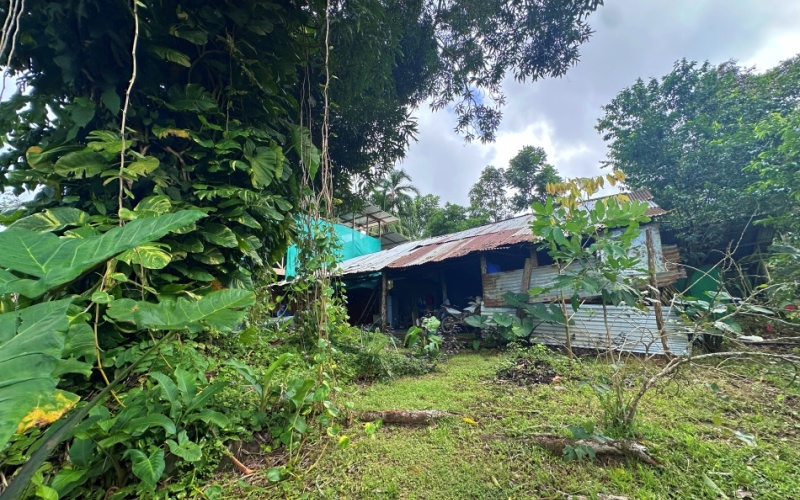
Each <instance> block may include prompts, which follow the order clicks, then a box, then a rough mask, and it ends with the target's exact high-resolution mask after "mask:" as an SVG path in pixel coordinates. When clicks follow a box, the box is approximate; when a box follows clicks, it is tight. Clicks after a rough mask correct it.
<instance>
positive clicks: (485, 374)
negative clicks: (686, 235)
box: [220, 351, 800, 498]
mask: <svg viewBox="0 0 800 500" xmlns="http://www.w3.org/2000/svg"><path fill="white" fill-rule="evenodd" d="M530 356H532V357H534V358H537V359H541V356H542V354H541V353H536V351H534V353H532V354H531V355H530ZM544 356H546V357H548V358H552V359H553V360H555V361H556V362H557V363H563V364H564V365H568V366H574V363H576V361H571V360H569V358H567V357H565V356H563V355H559V354H556V353H553V352H551V351H548V352H547V353H546V354H544ZM649 363H651V362H649ZM505 366H507V361H506V358H505V357H504V356H502V355H498V354H495V353H488V352H487V353H468V354H462V355H459V356H456V357H454V358H452V359H451V360H450V361H448V363H446V364H443V365H442V366H441V368H442V371H441V372H437V373H433V374H429V375H425V376H422V377H413V378H403V379H399V380H395V381H392V382H388V383H381V384H376V385H372V386H367V387H362V388H359V389H357V390H356V391H355V392H353V394H352V402H353V406H354V408H355V409H359V410H371V409H375V408H398V409H419V408H423V407H425V408H437V409H440V410H446V411H450V412H453V414H454V415H453V416H452V417H450V418H448V419H445V420H440V421H438V423H436V424H435V425H429V426H423V427H396V426H388V425H384V426H383V427H382V428H381V429H379V430H378V431H377V433H376V434H375V436H374V438H373V437H369V436H367V435H365V434H363V433H362V432H361V431H360V428H361V427H362V424H353V428H352V429H353V434H354V435H356V436H358V437H354V438H353V440H352V441H351V446H349V447H348V448H346V449H343V450H338V451H335V452H332V453H325V454H324V455H323V456H322V457H321V459H320V462H319V464H318V466H317V468H316V470H315V471H314V472H313V473H312V474H309V475H307V476H305V477H303V478H301V479H299V480H297V481H290V482H288V483H285V484H283V485H282V489H283V491H284V492H285V494H287V495H288V496H297V495H299V494H301V493H302V492H307V493H309V494H311V495H317V494H319V495H323V496H329V497H337V496H338V497H341V498H343V497H348V498H374V497H377V496H382V497H386V498H454V497H470V496H483V497H503V498H506V497H509V496H512V497H515V498H516V497H535V498H562V497H564V496H565V495H586V496H588V497H590V498H591V497H592V496H593V495H598V494H604V495H620V496H626V497H628V498H664V497H670V496H675V495H677V496H681V497H685V498H716V497H717V496H718V494H719V492H718V490H717V489H719V490H721V491H722V492H723V493H724V494H726V495H728V496H729V497H734V496H735V495H736V494H737V493H738V494H739V495H740V496H741V495H744V496H745V497H746V496H747V495H750V496H753V497H760V498H784V497H787V496H788V497H791V496H792V495H793V494H794V491H796V489H797V488H798V487H800V484H798V483H797V478H796V475H794V474H792V472H791V471H792V470H793V469H794V468H796V467H797V466H798V465H800V455H798V453H797V450H796V449H795V447H794V445H793V442H794V440H795V437H796V433H797V431H796V429H795V423H794V422H795V419H796V418H797V412H798V409H797V406H796V401H797V399H796V398H797V397H798V392H799V391H800V387H798V386H797V384H796V383H794V384H793V385H792V386H791V387H789V388H785V383H779V382H778V379H777V378H776V377H779V378H781V377H783V376H784V375H785V374H786V373H787V372H786V371H785V369H784V368H783V367H780V366H776V365H767V366H762V367H761V368H759V366H758V365H750V364H748V365H747V366H744V367H740V368H737V369H735V370H733V371H729V370H723V371H720V370H717V369H716V368H715V366H716V364H711V365H701V366H699V367H697V368H696V369H695V370H693V371H692V372H691V373H688V372H687V373H686V374H684V375H683V376H682V377H681V378H679V379H678V380H676V381H675V382H674V383H673V384H669V385H666V386H664V387H663V388H662V390H660V391H658V392H654V393H652V394H651V397H649V398H648V399H647V400H646V401H645V402H644V403H643V404H644V408H645V409H646V411H645V413H644V415H643V416H642V418H641V420H640V421H639V426H638V432H639V435H640V436H641V437H642V439H643V441H644V442H645V443H647V445H648V447H649V451H650V453H651V454H652V456H653V457H655V458H656V459H658V461H659V463H660V464H661V465H660V466H659V467H652V466H648V465H643V464H641V463H640V462H639V461H637V460H636V459H629V458H624V457H616V458H614V457H602V456H598V458H597V459H596V460H594V461H591V460H586V459H584V460H581V461H577V462H576V461H567V460H564V457H562V456H559V455H553V454H552V453H551V452H549V451H548V450H546V449H544V448H542V447H540V446H538V445H536V444H534V442H533V437H534V436H535V435H537V434H540V433H542V432H548V433H553V434H556V435H560V436H563V437H565V438H569V437H572V430H571V429H570V426H573V427H574V428H576V429H577V428H584V427H586V428H591V429H592V431H595V430H597V431H600V430H601V429H602V421H601V420H600V418H599V415H600V407H599V401H598V399H597V398H596V397H595V396H594V393H593V391H592V389H591V388H590V387H589V386H587V385H586V384H584V383H583V381H584V380H586V379H588V378H594V377H597V376H599V375H601V374H604V373H608V366H607V365H606V364H605V363H604V362H603V361H602V360H600V361H596V360H594V359H593V358H582V359H581V360H580V362H579V366H580V372H581V376H578V377H576V378H567V377H564V378H561V379H559V380H557V381H556V382H552V383H544V384H536V385H530V386H519V385H516V384H509V383H502V384H499V385H498V379H497V378H496V373H497V370H498V369H503V368H504V367H505ZM654 368H655V366H654ZM630 376H632V377H636V376H639V372H638V371H637V370H634V371H631V372H630ZM776 384H779V385H776ZM626 393H630V389H626ZM592 427H594V428H592ZM576 429H573V430H576ZM584 431H585V429H584ZM736 432H739V433H740V434H742V435H743V437H744V438H745V439H744V440H742V439H741V438H739V437H737V435H736ZM749 435H752V436H754V438H753V440H752V441H751V440H749V439H748V438H747V437H748V436H749ZM220 484H225V485H226V487H230V488H232V489H233V490H234V491H236V492H237V494H238V495H240V496H242V497H245V498H259V497H261V496H265V495H273V494H275V493H276V490H275V486H265V485H264V484H263V483H257V484H239V485H238V486H237V485H236V482H235V480H234V479H232V478H223V479H221V480H220Z"/></svg>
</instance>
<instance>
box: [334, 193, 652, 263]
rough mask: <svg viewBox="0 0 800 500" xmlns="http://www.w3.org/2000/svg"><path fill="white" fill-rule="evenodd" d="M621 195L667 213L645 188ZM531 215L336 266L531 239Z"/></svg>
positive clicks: (443, 255) (416, 259)
mask: <svg viewBox="0 0 800 500" xmlns="http://www.w3.org/2000/svg"><path fill="white" fill-rule="evenodd" d="M625 194H627V195H628V197H629V198H631V199H636V200H638V201H646V202H648V203H649V204H650V208H649V209H648V210H647V215H648V216H649V217H655V216H657V215H662V214H665V213H667V212H666V211H665V210H662V209H661V208H660V207H658V205H656V204H655V203H653V202H652V201H651V199H652V197H653V195H652V194H650V192H649V191H636V192H634V193H625ZM592 201H596V200H592ZM532 217H533V216H532V215H530V214H529V215H522V216H520V217H514V218H513V219H507V220H504V221H500V222H496V223H494V224H486V225H483V226H479V227H476V228H472V229H467V230H466V231H459V232H457V233H453V234H446V235H443V236H434V237H432V238H426V239H423V240H419V241H410V242H408V243H403V244H400V245H398V246H396V247H394V248H390V249H388V250H383V251H380V252H376V253H371V254H367V255H362V256H360V257H355V258H353V259H349V260H346V261H344V262H342V263H341V264H340V265H339V271H340V273H341V274H342V275H348V274H362V273H372V272H377V271H381V270H383V269H387V268H390V269H398V268H405V267H413V266H419V265H422V264H427V263H430V262H441V261H444V260H449V259H454V258H456V257H463V256H465V255H469V254H471V253H474V252H482V251H487V250H495V249H498V248H503V247H507V246H509V245H515V244H518V243H524V242H526V241H533V239H534V238H533V235H532V234H531V230H530V227H529V223H530V221H531V219H532Z"/></svg>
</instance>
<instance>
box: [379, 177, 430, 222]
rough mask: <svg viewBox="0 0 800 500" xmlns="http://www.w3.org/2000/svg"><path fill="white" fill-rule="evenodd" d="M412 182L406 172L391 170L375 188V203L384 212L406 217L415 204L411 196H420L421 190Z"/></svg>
mask: <svg viewBox="0 0 800 500" xmlns="http://www.w3.org/2000/svg"><path fill="white" fill-rule="evenodd" d="M411 182H412V179H411V176H410V175H409V174H408V172H406V171H405V170H403V169H391V170H389V171H388V172H386V173H385V174H384V176H383V177H382V178H381V179H380V181H379V182H378V185H377V186H376V187H375V191H374V192H373V195H372V197H373V201H374V202H375V204H376V205H378V206H379V207H381V208H382V209H383V210H386V211H388V212H390V213H394V214H399V215H403V216H405V215H407V214H408V213H409V212H410V210H411V208H412V207H411V205H412V203H413V202H414V198H412V196H411V195H412V194H413V195H416V196H419V190H418V189H417V188H416V187H414V185H413V184H412V183H411Z"/></svg>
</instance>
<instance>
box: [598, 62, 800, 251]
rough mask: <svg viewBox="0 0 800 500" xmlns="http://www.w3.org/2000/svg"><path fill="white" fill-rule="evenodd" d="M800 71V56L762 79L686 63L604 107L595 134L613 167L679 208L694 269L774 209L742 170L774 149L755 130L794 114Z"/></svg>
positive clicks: (675, 212) (675, 214) (750, 172)
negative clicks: (728, 236)
mask: <svg viewBox="0 0 800 500" xmlns="http://www.w3.org/2000/svg"><path fill="white" fill-rule="evenodd" d="M798 68H800V58H794V59H792V60H789V61H786V62H784V63H783V64H781V65H780V66H778V67H776V68H774V69H772V70H770V71H767V72H766V73H764V74H756V73H755V72H754V71H753V70H752V69H747V68H742V67H740V66H737V65H736V64H735V63H733V62H727V63H723V64H720V65H717V66H715V65H712V64H710V63H707V62H706V63H703V64H698V63H696V62H690V61H687V60H681V61H678V62H676V63H675V66H674V68H673V71H672V72H670V73H669V74H667V75H665V76H664V77H663V78H661V79H660V80H658V79H655V78H653V79H650V80H649V81H644V80H641V79H639V80H637V81H636V83H634V84H633V85H632V86H631V87H628V88H627V89H625V90H623V91H622V92H620V93H619V95H617V97H616V98H614V100H613V101H612V102H611V103H610V104H608V105H606V106H605V107H604V110H605V116H604V117H603V118H602V119H601V120H600V121H599V123H598V125H597V129H598V130H599V131H600V132H601V133H602V134H603V137H604V139H605V140H606V141H607V142H608V143H609V155H608V164H609V165H610V166H612V167H614V168H616V169H620V170H622V171H623V172H625V174H626V176H627V183H628V184H629V185H630V186H631V187H633V188H634V189H639V188H648V189H650V190H651V191H652V192H653V195H654V197H655V201H656V202H658V203H659V205H661V206H662V207H663V208H666V209H668V210H672V213H671V214H670V220H671V221H672V223H673V224H674V225H675V226H676V227H677V228H678V229H679V230H680V231H681V233H682V236H683V240H684V242H685V248H684V252H685V255H686V256H687V257H688V258H689V260H690V261H691V262H693V263H696V262H699V261H702V260H703V259H704V258H705V256H706V254H707V253H708V251H709V249H711V248H714V247H716V246H718V245H720V244H723V243H724V242H723V241H722V239H723V236H724V234H723V233H724V232H725V230H726V229H728V228H729V227H731V224H736V223H741V222H742V221H743V220H747V218H748V217H749V216H751V215H753V214H759V213H763V212H764V211H765V210H767V209H768V207H766V206H764V203H763V200H762V199H761V197H760V196H759V195H758V194H756V193H755V192H754V191H753V190H752V189H750V188H751V186H753V185H754V183H756V182H757V181H758V180H759V173H758V171H757V170H756V169H748V168H745V167H747V166H748V165H749V164H750V163H751V162H753V161H754V160H755V159H756V158H758V157H759V155H760V153H761V152H763V151H764V150H765V148H766V147H768V146H769V140H767V138H766V137H765V136H764V134H759V133H756V127H757V125H758V124H759V123H760V122H761V121H762V120H764V119H766V118H768V117H769V115H770V113H775V112H778V113H780V112H786V111H788V110H791V109H792V108H793V107H794V106H796V102H797V96H798V92H800V70H798ZM734 227H735V226H734Z"/></svg>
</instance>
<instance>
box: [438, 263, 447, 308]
mask: <svg viewBox="0 0 800 500" xmlns="http://www.w3.org/2000/svg"><path fill="white" fill-rule="evenodd" d="M439 281H440V282H441V283H442V304H444V303H445V302H446V301H447V276H446V275H445V272H444V271H439Z"/></svg>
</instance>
